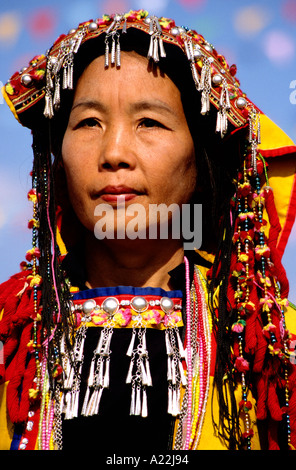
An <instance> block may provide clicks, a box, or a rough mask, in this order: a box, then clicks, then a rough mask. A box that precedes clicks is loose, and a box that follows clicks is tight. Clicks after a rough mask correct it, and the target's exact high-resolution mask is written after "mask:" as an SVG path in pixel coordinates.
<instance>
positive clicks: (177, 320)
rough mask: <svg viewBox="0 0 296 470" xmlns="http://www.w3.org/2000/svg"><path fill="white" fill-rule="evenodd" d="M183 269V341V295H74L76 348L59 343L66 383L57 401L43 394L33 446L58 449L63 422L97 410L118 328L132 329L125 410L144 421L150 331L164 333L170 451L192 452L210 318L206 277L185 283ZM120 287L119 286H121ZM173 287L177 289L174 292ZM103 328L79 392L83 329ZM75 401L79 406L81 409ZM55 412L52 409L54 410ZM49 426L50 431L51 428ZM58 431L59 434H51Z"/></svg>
mask: <svg viewBox="0 0 296 470" xmlns="http://www.w3.org/2000/svg"><path fill="white" fill-rule="evenodd" d="M185 271H186V305H185V306H184V307H185V311H186V334H185V342H184V344H183V342H182V340H181V337H180V333H179V327H181V326H183V320H182V298H181V295H180V296H179V295H176V292H165V291H162V290H161V289H160V291H162V292H158V293H155V291H151V292H149V294H148V295H145V296H144V295H138V293H137V292H136V295H135V293H128V294H127V293H126V292H119V294H117V295H108V292H107V295H106V294H105V295H100V296H95V295H93V294H96V293H97V292H96V291H97V290H96V289H92V290H89V291H83V292H82V293H79V295H77V296H75V295H74V298H73V303H72V305H71V314H72V316H73V319H74V322H75V325H76V333H75V340H74V344H73V348H72V349H71V351H68V350H67V349H66V348H65V347H64V344H65V338H62V340H61V354H62V362H61V366H62V370H63V374H62V375H63V380H62V382H61V385H60V394H59V396H60V398H59V399H57V393H56V394H55V397H52V396H51V392H50V390H48V392H47V396H46V397H45V398H44V403H45V404H46V406H44V407H43V408H42V413H41V415H40V426H39V437H38V445H39V448H40V449H44V448H50V445H51V446H52V447H53V448H57V447H58V448H62V436H61V419H62V416H63V417H64V419H67V420H69V419H73V418H75V417H77V416H78V415H79V414H81V415H84V416H94V415H96V414H99V413H100V402H101V397H102V394H103V393H104V390H105V389H107V388H108V387H109V385H110V383H109V381H110V367H112V349H111V345H112V336H113V331H114V329H115V328H126V329H130V330H131V339H130V343H129V347H128V349H127V351H125V352H123V353H124V354H126V355H127V356H128V357H129V358H130V365H129V368H128V370H127V374H126V383H127V384H130V387H131V399H130V415H137V416H140V417H142V418H145V417H146V416H148V414H149V410H148V405H147V388H148V387H152V386H153V381H152V377H151V374H150V365H149V351H148V349H147V344H146V331H147V328H155V329H159V330H164V341H165V348H166V355H167V377H166V379H167V386H168V406H167V412H168V413H169V414H170V415H172V416H173V417H175V418H176V420H177V422H176V423H177V425H176V435H175V442H174V446H173V448H174V449H176V450H178V449H184V450H186V449H196V448H197V447H198V443H199V440H200V435H201V432H202V426H203V422H204V417H205V412H206V406H207V401H208V394H209V377H210V363H211V321H210V316H209V314H208V310H207V302H206V285H205V280H204V279H203V278H202V275H201V273H200V271H199V270H198V268H197V267H196V266H195V268H194V276H193V281H192V283H191V285H190V277H189V263H188V260H187V258H185ZM118 289H120V288H118ZM177 292H178V291H177ZM97 326H99V327H100V334H99V337H98V342H97V346H96V348H95V350H94V352H93V357H92V360H91V363H90V366H89V373H88V381H87V388H86V392H85V394H84V396H83V397H82V400H81V401H79V397H80V393H81V392H80V382H81V370H82V365H83V361H84V346H85V338H86V333H87V330H88V328H91V327H97ZM79 403H82V407H81V410H80V409H79ZM53 410H55V412H53ZM49 427H50V429H49ZM55 433H57V434H58V435H57V436H55Z"/></svg>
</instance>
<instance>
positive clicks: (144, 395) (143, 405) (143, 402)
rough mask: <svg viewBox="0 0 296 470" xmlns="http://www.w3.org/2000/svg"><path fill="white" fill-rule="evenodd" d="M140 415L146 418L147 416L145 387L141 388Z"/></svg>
mask: <svg viewBox="0 0 296 470" xmlns="http://www.w3.org/2000/svg"><path fill="white" fill-rule="evenodd" d="M141 416H142V418H147V416H148V406H147V393H146V390H145V389H144V390H143V398H142V410H141Z"/></svg>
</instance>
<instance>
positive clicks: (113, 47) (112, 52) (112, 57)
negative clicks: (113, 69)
mask: <svg viewBox="0 0 296 470" xmlns="http://www.w3.org/2000/svg"><path fill="white" fill-rule="evenodd" d="M115 50H116V42H115V37H114V35H112V47H111V64H112V65H114V64H115V58H116V54H115Z"/></svg>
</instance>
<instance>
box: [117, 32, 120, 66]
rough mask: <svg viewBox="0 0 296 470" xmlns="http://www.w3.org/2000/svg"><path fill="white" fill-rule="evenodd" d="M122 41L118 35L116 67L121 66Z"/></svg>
mask: <svg viewBox="0 0 296 470" xmlns="http://www.w3.org/2000/svg"><path fill="white" fill-rule="evenodd" d="M120 54H121V52H120V42H119V37H117V42H116V67H120V66H121V57H120Z"/></svg>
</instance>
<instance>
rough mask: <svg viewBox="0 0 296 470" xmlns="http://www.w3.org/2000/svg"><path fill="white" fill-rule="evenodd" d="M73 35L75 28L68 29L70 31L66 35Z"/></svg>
mask: <svg viewBox="0 0 296 470" xmlns="http://www.w3.org/2000/svg"><path fill="white" fill-rule="evenodd" d="M74 33H76V29H75V28H72V29H70V31H69V32H68V34H74Z"/></svg>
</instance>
